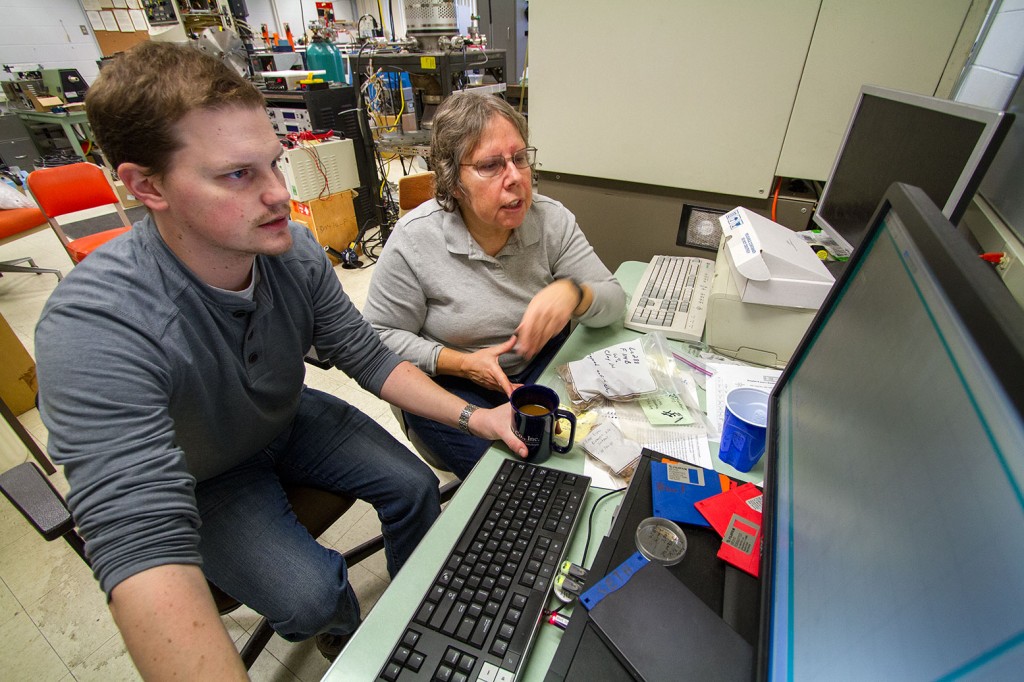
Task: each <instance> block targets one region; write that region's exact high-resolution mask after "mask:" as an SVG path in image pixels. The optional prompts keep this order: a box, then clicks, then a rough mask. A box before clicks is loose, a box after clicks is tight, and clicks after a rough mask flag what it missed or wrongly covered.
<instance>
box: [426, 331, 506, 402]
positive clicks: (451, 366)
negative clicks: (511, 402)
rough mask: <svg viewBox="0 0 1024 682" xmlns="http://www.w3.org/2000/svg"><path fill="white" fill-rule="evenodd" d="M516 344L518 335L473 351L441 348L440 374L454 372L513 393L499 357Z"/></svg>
mask: <svg viewBox="0 0 1024 682" xmlns="http://www.w3.org/2000/svg"><path fill="white" fill-rule="evenodd" d="M515 345H516V337H514V336H513V337H511V338H509V340H508V341H506V342H504V343H500V344H498V345H497V346H490V347H488V348H482V349H480V350H478V351H476V352H473V353H460V352H459V351H456V350H452V349H451V348H443V349H441V355H440V356H438V358H437V371H438V374H454V375H455V376H460V377H463V378H466V379H469V380H470V381H472V382H474V383H476V384H479V385H481V386H483V387H484V388H488V389H490V390H492V391H501V392H502V393H504V394H505V395H511V394H512V389H513V386H512V384H511V382H509V380H508V376H506V375H505V370H503V369H502V368H501V364H500V363H499V362H498V358H499V357H500V356H501V355H503V354H505V353H509V352H511V351H512V348H513V347H514V346H515Z"/></svg>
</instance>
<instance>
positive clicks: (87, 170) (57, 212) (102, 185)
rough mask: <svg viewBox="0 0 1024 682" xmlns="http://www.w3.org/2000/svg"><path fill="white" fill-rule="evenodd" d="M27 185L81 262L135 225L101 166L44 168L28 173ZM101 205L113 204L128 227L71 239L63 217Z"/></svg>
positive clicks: (65, 244)
mask: <svg viewBox="0 0 1024 682" xmlns="http://www.w3.org/2000/svg"><path fill="white" fill-rule="evenodd" d="M27 184H28V188H29V191H31V192H32V196H34V197H35V199H36V202H37V203H38V204H39V207H40V208H41V209H43V213H45V214H46V219H47V220H48V221H49V223H50V227H52V228H53V231H54V232H56V233H57V237H59V238H60V241H61V243H62V244H63V245H64V249H65V250H66V251H67V252H68V256H70V257H71V262H73V263H80V262H81V261H82V259H83V258H85V257H86V256H88V255H89V254H90V253H92V252H93V251H95V250H96V249H97V248H99V247H100V246H102V245H103V244H106V243H107V242H108V241H110V240H111V239H113V238H114V237H117V236H118V235H121V234H123V233H125V232H127V231H128V230H129V229H130V228H131V223H130V222H129V220H128V214H127V213H125V212H124V207H122V206H121V200H120V199H119V198H118V196H117V193H116V192H115V191H114V188H113V187H112V186H111V185H110V181H109V180H107V176H106V174H105V173H104V172H103V170H102V169H101V168H100V167H99V166H96V165H94V164H91V163H85V162H82V163H72V164H70V165H67V166H56V167H54V168H41V169H39V170H36V171H32V172H31V173H29V174H28V180H27ZM99 206H113V207H114V209H115V210H116V211H117V214H118V215H119V216H120V217H121V222H122V223H123V225H124V227H116V228H114V229H111V230H104V231H102V232H97V233H95V234H90V235H87V236H85V237H79V238H78V239H69V238H68V236H67V234H66V233H65V232H64V229H63V228H62V227H61V226H60V223H58V222H57V218H59V217H61V216H64V215H67V214H69V213H75V212H76V211H82V210H85V209H87V208H96V207H99Z"/></svg>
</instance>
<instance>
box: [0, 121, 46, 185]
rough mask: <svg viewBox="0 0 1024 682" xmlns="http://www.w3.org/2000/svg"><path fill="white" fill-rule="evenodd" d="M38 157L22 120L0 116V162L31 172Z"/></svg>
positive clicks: (37, 152)
mask: <svg viewBox="0 0 1024 682" xmlns="http://www.w3.org/2000/svg"><path fill="white" fill-rule="evenodd" d="M38 157H39V150H38V149H36V145H35V143H34V142H32V137H31V136H30V135H29V132H28V128H26V127H25V124H24V123H23V122H22V120H21V119H20V118H18V117H17V116H15V115H13V114H8V115H6V116H0V162H3V163H4V164H6V165H8V166H17V167H19V168H21V169H22V170H27V171H31V170H32V168H33V162H34V161H35V159H37V158H38Z"/></svg>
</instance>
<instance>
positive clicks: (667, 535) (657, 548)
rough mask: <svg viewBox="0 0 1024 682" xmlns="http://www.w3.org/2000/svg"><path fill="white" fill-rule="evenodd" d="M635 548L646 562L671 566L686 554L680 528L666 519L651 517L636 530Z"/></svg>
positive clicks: (684, 538) (684, 540) (684, 539)
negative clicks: (645, 558)
mask: <svg viewBox="0 0 1024 682" xmlns="http://www.w3.org/2000/svg"><path fill="white" fill-rule="evenodd" d="M636 548H637V549H638V550H640V553H641V554H643V555H644V556H645V557H647V559H648V560H650V561H653V562H655V563H659V564H661V565H662V566H672V565H675V564H678V563H679V562H680V561H682V560H683V556H684V555H685V554H686V535H685V534H684V533H683V530H682V528H680V527H679V526H677V525H676V524H674V523H672V522H671V521H669V520H668V519H663V518H661V517H658V516H652V517H650V518H647V519H644V520H643V521H641V522H640V525H639V526H637V528H636Z"/></svg>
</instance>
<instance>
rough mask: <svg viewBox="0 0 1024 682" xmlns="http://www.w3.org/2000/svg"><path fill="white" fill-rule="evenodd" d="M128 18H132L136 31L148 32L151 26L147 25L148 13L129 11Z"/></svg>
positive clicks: (135, 10)
mask: <svg viewBox="0 0 1024 682" xmlns="http://www.w3.org/2000/svg"><path fill="white" fill-rule="evenodd" d="M128 16H130V17H131V18H132V26H133V27H135V30H136V31H148V30H149V24H147V23H146V13H145V12H143V11H142V10H141V9H130V10H128Z"/></svg>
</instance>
